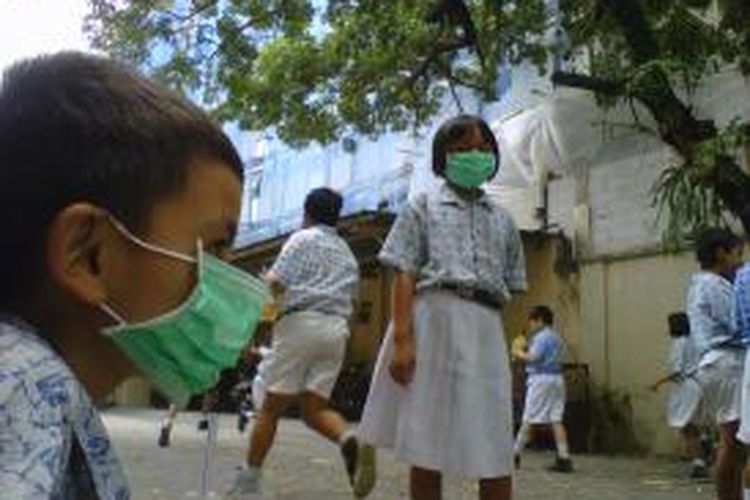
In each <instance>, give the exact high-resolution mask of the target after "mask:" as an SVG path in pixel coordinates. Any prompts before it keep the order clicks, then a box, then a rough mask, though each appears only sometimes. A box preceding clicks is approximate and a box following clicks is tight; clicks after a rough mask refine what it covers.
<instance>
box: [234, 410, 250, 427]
mask: <svg viewBox="0 0 750 500" xmlns="http://www.w3.org/2000/svg"><path fill="white" fill-rule="evenodd" d="M249 421H250V419H249V418H248V417H247V414H246V413H245V412H244V411H243V412H240V416H239V417H237V430H238V431H240V432H245V428H246V427H247V423H248V422H249Z"/></svg>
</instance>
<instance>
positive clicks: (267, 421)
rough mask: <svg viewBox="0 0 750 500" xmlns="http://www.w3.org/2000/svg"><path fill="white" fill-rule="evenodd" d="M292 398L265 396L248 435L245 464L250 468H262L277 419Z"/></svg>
mask: <svg viewBox="0 0 750 500" xmlns="http://www.w3.org/2000/svg"><path fill="white" fill-rule="evenodd" d="M292 399H293V397H291V396H287V395H282V394H270V393H269V394H266V398H265V401H264V402H263V407H262V408H261V409H260V412H259V413H258V418H257V419H256V420H255V425H254V426H253V432H252V433H251V435H250V447H249V448H248V451H247V464H248V466H250V467H251V468H257V469H259V468H260V467H262V466H263V462H264V461H265V459H266V455H268V451H269V450H270V449H271V445H273V440H274V438H275V437H276V429H277V428H278V424H279V419H280V418H281V415H282V414H283V413H284V410H285V409H286V408H287V406H288V405H289V403H291V401H292Z"/></svg>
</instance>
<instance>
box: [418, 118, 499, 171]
mask: <svg viewBox="0 0 750 500" xmlns="http://www.w3.org/2000/svg"><path fill="white" fill-rule="evenodd" d="M475 127H478V128H479V131H480V132H481V134H482V137H483V138H484V141H485V142H486V143H487V144H488V145H489V146H490V148H491V149H492V153H493V154H494V155H495V170H493V171H492V175H491V176H490V177H491V178H492V177H494V176H495V174H497V171H498V169H499V168H500V149H499V147H498V145H497V139H496V138H495V134H494V133H493V132H492V130H491V129H490V126H489V125H487V122H485V121H484V120H483V119H482V118H480V117H478V116H475V115H458V116H456V117H455V118H451V119H450V120H448V121H446V122H445V123H443V124H442V125H441V126H440V128H439V129H438V131H437V132H436V133H435V137H434V138H433V139H432V171H433V172H434V174H435V175H437V176H438V177H443V175H444V172H445V158H446V155H447V150H448V147H449V146H450V145H451V144H452V143H454V142H456V141H458V140H461V139H462V138H464V137H466V134H468V133H469V132H470V131H471V130H472V129H474V128H475Z"/></svg>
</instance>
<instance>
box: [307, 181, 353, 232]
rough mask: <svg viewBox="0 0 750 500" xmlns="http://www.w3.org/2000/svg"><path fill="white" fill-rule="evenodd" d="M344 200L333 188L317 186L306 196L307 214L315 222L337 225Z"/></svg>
mask: <svg viewBox="0 0 750 500" xmlns="http://www.w3.org/2000/svg"><path fill="white" fill-rule="evenodd" d="M343 204H344V200H343V199H342V198H341V195H340V194H338V193H337V192H336V191H334V190H333V189H329V188H317V189H313V190H312V191H310V193H308V195H307V197H306V198H305V215H306V216H307V217H308V218H309V219H310V222H312V223H313V224H325V225H327V226H336V224H338V222H339V216H340V215H341V207H342V206H343Z"/></svg>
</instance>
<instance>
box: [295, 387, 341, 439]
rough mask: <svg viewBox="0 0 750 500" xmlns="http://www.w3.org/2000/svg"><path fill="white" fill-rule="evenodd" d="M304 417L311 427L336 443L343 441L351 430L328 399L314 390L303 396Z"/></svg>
mask: <svg viewBox="0 0 750 500" xmlns="http://www.w3.org/2000/svg"><path fill="white" fill-rule="evenodd" d="M302 418H303V420H304V421H305V423H306V424H307V425H308V426H309V427H310V428H311V429H313V430H315V431H317V432H318V433H319V434H321V435H322V436H324V437H326V438H328V439H330V440H331V441H333V442H335V443H339V442H341V438H342V437H344V435H345V433H346V432H347V431H348V430H349V424H348V423H347V422H346V420H344V418H343V417H342V416H341V415H340V414H339V413H338V412H337V411H336V410H334V409H333V408H331V407H330V405H329V404H328V400H326V399H324V398H323V397H321V396H319V395H317V394H315V393H312V392H306V393H304V395H303V396H302Z"/></svg>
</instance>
